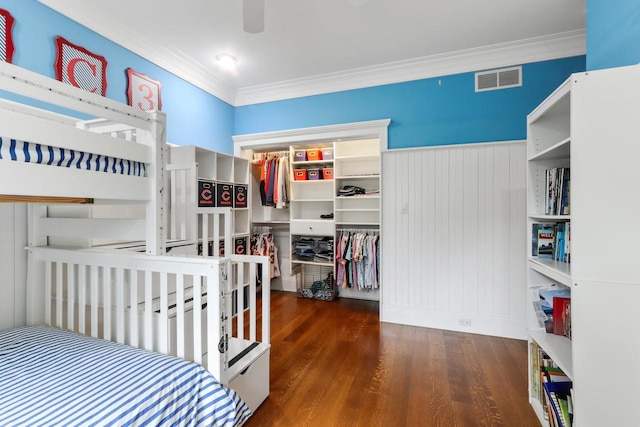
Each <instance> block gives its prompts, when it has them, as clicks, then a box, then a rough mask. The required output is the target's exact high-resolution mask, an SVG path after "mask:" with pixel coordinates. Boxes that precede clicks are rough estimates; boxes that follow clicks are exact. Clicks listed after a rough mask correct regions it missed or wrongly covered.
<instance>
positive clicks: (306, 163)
mask: <svg viewBox="0 0 640 427" xmlns="http://www.w3.org/2000/svg"><path fill="white" fill-rule="evenodd" d="M331 164H333V160H305V161H304V162H291V167H292V168H294V169H295V167H296V166H313V165H331Z"/></svg>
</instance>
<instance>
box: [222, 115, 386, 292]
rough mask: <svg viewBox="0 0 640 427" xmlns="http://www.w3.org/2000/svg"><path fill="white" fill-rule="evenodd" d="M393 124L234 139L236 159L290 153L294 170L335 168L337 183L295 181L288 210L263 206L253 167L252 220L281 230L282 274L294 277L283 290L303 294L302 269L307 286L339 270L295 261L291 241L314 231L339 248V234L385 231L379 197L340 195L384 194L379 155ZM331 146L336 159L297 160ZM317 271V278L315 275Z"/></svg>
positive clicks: (369, 123) (353, 125)
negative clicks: (300, 153) (342, 192)
mask: <svg viewBox="0 0 640 427" xmlns="http://www.w3.org/2000/svg"><path fill="white" fill-rule="evenodd" d="M389 123H390V120H388V119H384V120H374V121H367V122H359V123H344V124H339V125H331V126H320V127H313V128H303V129H291V130H283V131H274V132H264V133H257V134H247V135H238V136H234V137H233V139H234V144H235V150H236V154H238V155H242V156H243V157H245V158H247V159H252V158H253V157H254V156H255V155H257V154H259V153H273V152H280V151H285V150H286V151H287V152H288V153H289V155H290V158H289V159H290V169H291V171H293V170H295V169H296V168H306V169H310V168H311V169H318V170H321V169H322V168H324V167H327V168H328V167H333V175H334V179H330V180H317V181H315V180H313V181H312V180H306V181H295V180H292V181H291V189H292V195H291V198H292V200H291V202H290V203H289V206H288V209H274V208H271V207H262V206H260V194H259V190H258V186H257V185H258V184H259V182H260V174H259V170H258V169H259V168H257V167H252V168H251V190H250V193H251V207H252V208H251V211H252V218H251V221H252V224H253V225H254V226H260V227H265V228H266V227H273V229H274V231H277V236H276V237H277V240H278V246H279V251H278V253H279V259H280V261H281V262H282V264H283V266H284V267H281V272H289V273H290V276H289V277H285V276H286V275H283V277H282V279H283V280H282V285H283V289H284V290H287V291H296V290H298V289H299V288H298V285H299V282H300V277H301V276H303V275H302V274H300V271H301V270H305V271H306V274H305V276H306V277H303V280H304V282H305V283H304V285H310V284H311V283H309V282H310V281H311V280H312V279H313V280H320V279H324V278H325V277H326V274H327V272H331V271H335V268H336V265H335V263H334V262H326V263H316V262H311V261H305V260H291V261H290V258H289V255H290V254H291V251H287V250H286V249H285V247H286V246H287V245H291V242H292V236H296V235H309V232H310V233H313V234H311V235H316V236H318V237H322V236H326V237H329V236H330V237H332V238H333V239H334V243H335V242H336V238H337V233H338V231H339V230H340V229H344V228H348V229H358V230H363V229H365V230H379V229H380V215H381V214H380V212H381V195H380V194H368V195H366V196H361V197H339V195H338V192H339V189H340V188H342V186H344V185H356V186H359V187H362V188H365V189H367V190H379V189H380V179H381V178H380V177H381V166H380V152H381V151H382V150H383V149H386V147H387V145H388V142H387V141H388V135H387V133H388V126H389ZM329 147H331V148H333V159H332V160H327V159H323V160H321V161H304V162H296V161H295V156H294V153H295V150H307V149H313V148H317V149H322V148H329ZM358 169H359V170H358ZM292 173H293V172H292ZM329 213H332V214H333V219H322V218H320V215H323V214H329ZM287 226H288V228H287ZM310 227H311V228H312V229H310ZM280 255H282V256H280ZM325 264H326V265H325ZM287 267H289V268H287ZM312 271H313V272H314V273H313V274H311V273H310V272H312ZM344 291H347V292H344ZM344 291H343V290H341V292H340V295H341V296H342V297H351V298H366V299H379V292H360V291H356V290H351V289H347V290H344ZM348 291H351V292H348ZM365 294H366V295H365Z"/></svg>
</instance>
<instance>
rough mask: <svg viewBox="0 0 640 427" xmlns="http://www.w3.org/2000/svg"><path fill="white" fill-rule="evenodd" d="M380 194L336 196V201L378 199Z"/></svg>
mask: <svg viewBox="0 0 640 427" xmlns="http://www.w3.org/2000/svg"><path fill="white" fill-rule="evenodd" d="M379 198H380V193H376V194H355V195H353V196H336V199H342V200H345V199H346V200H349V199H379Z"/></svg>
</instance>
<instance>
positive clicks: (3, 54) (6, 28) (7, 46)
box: [0, 9, 15, 62]
mask: <svg viewBox="0 0 640 427" xmlns="http://www.w3.org/2000/svg"><path fill="white" fill-rule="evenodd" d="M14 22H15V21H14V19H13V16H11V14H10V13H9V12H8V11H6V10H4V9H0V61H4V62H11V61H12V59H13V35H12V34H13V31H12V30H13V23H14Z"/></svg>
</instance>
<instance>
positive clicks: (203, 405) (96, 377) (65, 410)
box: [0, 326, 251, 427]
mask: <svg viewBox="0 0 640 427" xmlns="http://www.w3.org/2000/svg"><path fill="white" fill-rule="evenodd" d="M250 415H251V413H250V410H249V408H248V407H247V406H246V405H245V403H244V402H243V401H242V400H241V399H240V398H239V396H238V395H237V394H236V392H235V391H233V390H230V389H228V388H226V387H223V386H221V385H220V384H219V383H218V382H217V381H216V380H215V379H214V378H213V376H212V375H211V374H210V373H209V372H208V371H207V370H205V369H204V368H203V367H202V366H200V365H197V364H195V363H191V362H187V361H186V360H182V359H178V358H175V357H171V356H165V355H162V354H159V353H153V352H150V351H146V350H141V349H137V348H134V347H130V346H126V345H122V344H117V343H114V342H110V341H105V340H101V339H97V338H91V337H86V336H83V335H80V334H76V333H73V332H68V331H63V330H60V329H55V328H51V327H48V326H27V327H21V328H15V329H9V330H5V331H0V426H29V427H33V426H65V427H66V426H240V425H242V424H244V422H245V421H246V420H247V419H248V418H249V416H250Z"/></svg>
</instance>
